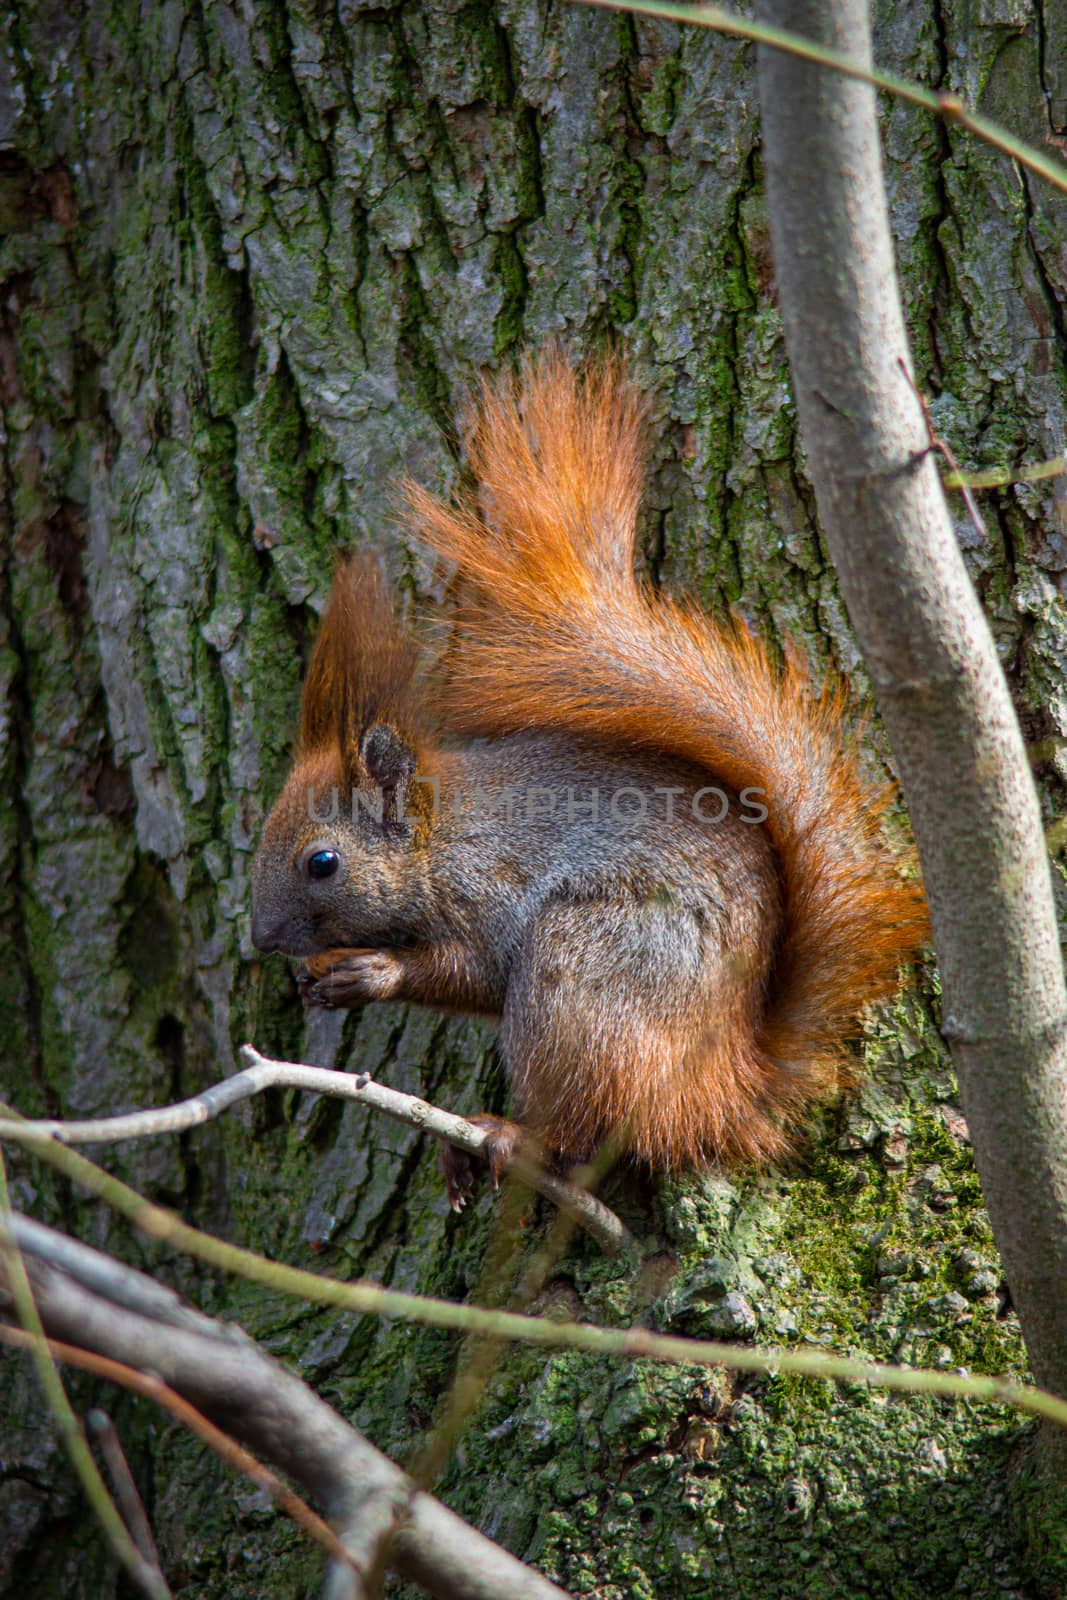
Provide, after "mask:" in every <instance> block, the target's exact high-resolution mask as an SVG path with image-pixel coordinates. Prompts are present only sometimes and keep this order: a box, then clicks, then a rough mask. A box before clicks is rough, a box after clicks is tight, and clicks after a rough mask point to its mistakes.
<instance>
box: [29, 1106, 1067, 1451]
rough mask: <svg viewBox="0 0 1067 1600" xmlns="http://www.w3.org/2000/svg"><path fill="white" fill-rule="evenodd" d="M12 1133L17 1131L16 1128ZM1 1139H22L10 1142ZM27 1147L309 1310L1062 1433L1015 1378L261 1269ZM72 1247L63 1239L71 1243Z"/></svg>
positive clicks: (1066, 1420)
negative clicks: (1027, 1420)
mask: <svg viewBox="0 0 1067 1600" xmlns="http://www.w3.org/2000/svg"><path fill="white" fill-rule="evenodd" d="M14 1127H15V1128H16V1130H18V1129H19V1127H20V1125H19V1124H18V1123H15V1124H14ZM5 1137H18V1135H17V1134H16V1135H6V1136H5ZM20 1142H22V1143H24V1144H25V1145H26V1147H27V1148H28V1149H31V1150H33V1151H34V1153H35V1154H36V1155H38V1156H40V1157H41V1158H42V1160H44V1161H47V1162H48V1164H49V1165H50V1166H53V1167H55V1168H57V1170H58V1171H60V1172H62V1173H64V1174H65V1176H66V1177H68V1178H70V1179H71V1180H72V1181H73V1182H75V1183H78V1184H81V1185H82V1186H83V1187H84V1188H85V1189H87V1190H88V1191H89V1193H90V1194H93V1195H96V1196H97V1197H98V1198H99V1199H101V1200H103V1201H104V1202H105V1204H107V1205H110V1206H113V1207H114V1209H115V1210H116V1211H118V1212H120V1213H121V1214H122V1215H123V1216H125V1217H127V1218H129V1220H130V1221H131V1222H132V1223H133V1224H134V1226H135V1227H137V1228H140V1229H141V1231H142V1232H143V1233H145V1234H147V1235H148V1236H149V1237H150V1238H153V1239H157V1240H162V1241H165V1242H167V1243H169V1244H170V1245H172V1246H173V1247H174V1248H175V1249H177V1250H183V1251H186V1252H187V1253H188V1254H189V1255H191V1256H195V1257H196V1258H197V1259H198V1260H200V1261H204V1262H207V1263H208V1265H210V1266H214V1267H218V1268H219V1269H220V1270H221V1271H223V1272H232V1273H234V1274H235V1275H236V1276H238V1277H242V1278H246V1279H247V1280H248V1281H249V1282H252V1283H263V1284H267V1285H268V1286H269V1287H270V1288H272V1289H274V1290H276V1291H277V1292H278V1293H279V1294H290V1295H293V1296H295V1297H296V1298H297V1299H299V1300H303V1301H306V1302H308V1303H310V1304H312V1305H326V1306H336V1307H337V1308H338V1309H342V1310H347V1311H359V1312H365V1313H367V1314H369V1315H372V1316H382V1317H397V1318H400V1319H402V1320H405V1321H408V1322H414V1323H421V1324H423V1325H425V1326H427V1327H434V1328H452V1329H455V1330H457V1331H459V1332H463V1333H465V1332H468V1331H470V1330H479V1331H481V1332H484V1333H488V1334H496V1335H498V1336H499V1337H500V1338H504V1339H515V1340H518V1341H520V1342H522V1343H525V1344H530V1345H535V1346H538V1347H539V1348H542V1349H562V1350H587V1351H590V1352H592V1353H595V1354H599V1355H605V1356H616V1357H622V1358H624V1359H626V1360H631V1361H632V1360H636V1359H637V1358H638V1357H640V1358H642V1359H644V1360H649V1361H669V1362H680V1363H682V1364H687V1363H688V1364H692V1365H695V1366H712V1367H728V1368H731V1369H733V1370H734V1371H737V1372H765V1373H770V1374H777V1373H780V1372H786V1373H791V1374H793V1375H794V1376H796V1377H803V1378H829V1379H831V1380H836V1381H841V1382H846V1383H871V1384H874V1385H875V1387H876V1388H882V1389H890V1390H893V1391H895V1392H897V1393H900V1394H935V1395H941V1396H943V1397H944V1398H946V1399H954V1400H981V1401H985V1402H988V1403H990V1404H996V1405H1008V1406H1012V1407H1014V1408H1015V1410H1017V1411H1023V1412H1026V1413H1027V1414H1028V1415H1031V1416H1036V1417H1044V1418H1047V1419H1048V1421H1050V1422H1054V1423H1056V1424H1057V1426H1059V1427H1061V1428H1067V1400H1061V1399H1059V1398H1058V1397H1057V1396H1056V1395H1054V1394H1049V1393H1048V1392H1047V1391H1046V1390H1044V1389H1038V1388H1035V1387H1034V1385H1032V1384H1029V1383H1025V1382H1023V1381H1022V1380H1021V1379H1018V1378H1009V1377H1007V1376H996V1377H987V1376H981V1375H977V1376H976V1375H974V1374H970V1373H956V1372H937V1371H933V1370H930V1369H927V1368H921V1367H895V1366H891V1365H889V1364H888V1363H885V1362H874V1361H856V1360H853V1359H852V1358H851V1357H848V1356H836V1355H831V1354H828V1353H827V1352H826V1351H823V1350H811V1349H800V1350H798V1349H784V1348H780V1347H778V1348H776V1347H770V1348H764V1349H754V1348H752V1347H751V1346H748V1345H734V1344H724V1343H719V1342H718V1341H715V1340H710V1339H685V1338H680V1337H676V1336H673V1335H667V1334H657V1333H651V1332H649V1331H648V1330H647V1329H645V1328H598V1327H595V1326H593V1325H592V1324H588V1323H578V1322H564V1321H559V1322H557V1321H554V1320H553V1321H549V1320H547V1319H542V1318H539V1317H525V1316H517V1315H516V1314H515V1313H514V1312H509V1311H484V1310H482V1309H481V1308H480V1307H477V1306H465V1305H457V1304H455V1303H454V1302H453V1301H451V1300H439V1299H434V1298H432V1297H431V1296H429V1295H418V1294H405V1293H402V1292H400V1291H398V1290H395V1289H383V1288H382V1287H381V1286H380V1285H379V1284H376V1283H369V1282H367V1281H366V1280H358V1279H357V1280H349V1281H347V1282H341V1281H340V1280H339V1279H337V1278H328V1277H325V1276H320V1275H319V1274H318V1273H314V1272H307V1271H305V1270H304V1269H303V1268H300V1267H289V1266H285V1265H284V1264H283V1263H281V1262H278V1261H266V1260H264V1258H263V1257H262V1256H259V1255H256V1253H255V1252H254V1251H252V1250H244V1249H242V1248H241V1247H240V1246H239V1245H232V1244H227V1243H225V1241H224V1240H222V1239H217V1238H215V1237H214V1235H213V1234H210V1233H203V1232H201V1230H200V1229H199V1228H193V1227H190V1225H189V1224H188V1223H187V1222H183V1221H182V1220H181V1218H180V1217H177V1216H175V1215H174V1213H173V1212H170V1211H164V1210H163V1209H162V1208H161V1207H160V1206H154V1205H152V1204H151V1202H150V1201H148V1200H146V1199H145V1198H144V1196H143V1195H139V1194H138V1193H137V1192H136V1190H134V1189H131V1188H130V1187H129V1186H128V1184H125V1183H122V1182H121V1181H120V1180H119V1179H118V1178H114V1177H112V1176H111V1174H110V1173H108V1172H104V1171H103V1170H102V1169H101V1168H100V1167H98V1166H96V1165H95V1163H93V1162H92V1161H88V1160H87V1159H86V1158H85V1156H83V1155H79V1154H78V1152H77V1151H76V1150H68V1149H67V1148H66V1147H65V1146H64V1145H61V1144H57V1143H56V1141H55V1140H54V1139H51V1138H48V1137H47V1136H42V1135H41V1134H40V1133H30V1134H28V1135H26V1136H25V1137H24V1138H22V1139H21V1141H20ZM67 1243H69V1241H67Z"/></svg>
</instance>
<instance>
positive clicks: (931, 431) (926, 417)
mask: <svg viewBox="0 0 1067 1600" xmlns="http://www.w3.org/2000/svg"><path fill="white" fill-rule="evenodd" d="M897 365H898V366H899V368H900V370H901V372H902V373H903V374H904V381H905V383H906V384H907V385H908V388H909V389H910V390H911V392H912V394H913V395H914V396H915V398H916V400H917V401H918V402H919V410H920V411H921V412H922V417H923V425H924V427H925V428H926V437H927V439H928V440H929V443H930V449H931V450H932V451H933V452H934V453H935V455H939V456H941V457H942V459H943V460H944V461H946V462H947V463H948V467H949V471H950V472H951V473H952V474H953V476H954V477H955V479H956V488H957V489H958V490H959V492H960V493H961V494H962V496H963V503H964V505H965V506H966V507H967V511H968V513H969V515H970V518H971V521H972V522H973V523H974V526H975V531H976V532H977V534H978V537H979V538H980V539H985V538H988V534H987V533H986V525H985V521H984V520H983V517H982V513H981V512H980V511H979V509H978V502H977V501H976V500H975V498H974V495H973V494H972V493H971V490H970V486H969V485H968V484H967V483H965V482H964V480H963V478H962V476H961V474H960V464H959V462H958V461H957V460H956V457H955V456H954V455H953V454H952V451H951V449H950V448H949V446H948V444H947V443H946V441H945V440H944V439H942V437H941V435H940V434H939V433H938V431H937V429H936V428H935V427H934V419H933V417H932V416H931V415H930V402H929V400H928V399H927V398H926V396H925V395H924V394H923V392H922V390H921V389H920V388H919V385H918V384H917V383H916V382H915V379H914V378H913V377H912V375H911V369H910V368H909V366H908V363H907V362H906V361H905V360H904V358H903V357H901V358H900V360H899V361H898V363H897Z"/></svg>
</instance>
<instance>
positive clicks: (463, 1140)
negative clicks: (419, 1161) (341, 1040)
mask: <svg viewBox="0 0 1067 1600" xmlns="http://www.w3.org/2000/svg"><path fill="white" fill-rule="evenodd" d="M241 1058H242V1060H243V1061H244V1062H245V1063H246V1065H245V1068H244V1071H243V1072H237V1073H235V1074H234V1076H233V1077H232V1078H227V1079H225V1080H224V1081H223V1082H222V1083H215V1084H212V1085H211V1087H210V1088H208V1089H204V1090H203V1091H202V1092H201V1093H200V1094H196V1095H193V1096H192V1097H191V1098H190V1099H188V1100H181V1101H179V1102H178V1103H177V1104H176V1105H172V1106H160V1107H159V1108H157V1109H155V1110H151V1111H133V1112H130V1113H128V1114H126V1115H124V1116H118V1117H96V1118H93V1119H90V1120H86V1121H82V1122H57V1121H54V1120H51V1119H45V1120H41V1121H35V1122H29V1121H26V1122H22V1121H13V1120H3V1121H0V1140H4V1139H21V1138H23V1137H24V1135H25V1132H26V1130H27V1129H31V1130H33V1131H34V1132H35V1133H38V1134H42V1135H46V1136H47V1137H48V1138H51V1139H55V1140H57V1141H59V1142H60V1143H62V1144H114V1143H116V1142H117V1141H118V1140H120V1139H148V1138H152V1137H154V1136H156V1135H159V1134H164V1133H184V1132H186V1131H187V1130H188V1129H189V1128H197V1127H200V1126H201V1124H203V1123H205V1122H210V1121H211V1120H212V1119H213V1118H215V1117H217V1116H220V1115H221V1114H222V1112H224V1111H228V1110H229V1108H230V1107H231V1106H233V1105H236V1104H237V1103H238V1102H239V1101H241V1100H248V1099H250V1098H251V1097H252V1096H253V1095H257V1094H262V1093H263V1092H264V1090H266V1089H304V1090H307V1091H309V1092H311V1093H314V1094H326V1095H333V1096H334V1097H336V1098H337V1099H341V1100H354V1101H357V1102H358V1103H359V1104H360V1105H365V1106H368V1107H370V1109H371V1110H374V1111H381V1112H384V1114H385V1115H386V1116H387V1117H392V1118H393V1119H394V1120H395V1121H397V1122H404V1123H406V1124H407V1125H408V1126H409V1127H411V1128H417V1129H418V1130H419V1132H421V1133H429V1134H432V1135H433V1136H434V1138H436V1139H441V1140H443V1141H444V1142H445V1143H447V1144H453V1145H456V1146H457V1147H458V1148H459V1149H461V1150H466V1151H467V1152H468V1153H469V1154H471V1155H479V1154H480V1153H481V1151H482V1150H483V1148H484V1146H485V1144H486V1140H487V1137H488V1136H487V1134H486V1133H485V1131H484V1129H482V1128H479V1127H477V1126H476V1125H475V1124H474V1123H473V1122H468V1121H467V1119H466V1118H465V1117H458V1116H456V1115H455V1114H454V1113H453V1112H451V1111H443V1110H441V1108H440V1107H438V1106H433V1105H431V1104H430V1103H429V1101H427V1100H420V1099H419V1098H418V1096H417V1095H413V1094H403V1093H402V1092H401V1091H400V1090H399V1089H390V1088H388V1087H387V1086H386V1085H385V1084H382V1083H375V1082H374V1081H373V1079H371V1078H369V1077H368V1076H367V1074H366V1073H359V1074H358V1075H357V1076H353V1075H352V1073H350V1072H331V1071H330V1070H328V1069H327V1068H325V1067H309V1066H305V1065H304V1064H303V1063H298V1062H293V1061H273V1060H271V1059H270V1058H269V1057H267V1056H263V1055H260V1053H259V1051H258V1050H256V1049H254V1048H253V1046H252V1045H250V1044H246V1045H242V1046H241ZM509 1171H513V1172H514V1173H515V1175H516V1177H518V1178H520V1179H521V1180H522V1182H523V1183H526V1184H528V1185H529V1187H530V1188H531V1189H536V1190H537V1192H538V1193H539V1194H542V1195H544V1197H545V1198H546V1200H551V1201H552V1202H553V1203H554V1204H555V1205H558V1206H559V1207H560V1209H561V1210H564V1211H566V1212H567V1213H568V1214H569V1215H571V1216H573V1217H574V1219H575V1221H576V1222H578V1223H579V1224H580V1226H581V1227H583V1228H585V1230H586V1231H587V1232H588V1233H590V1234H591V1235H592V1236H593V1238H594V1239H596V1241H597V1243H598V1244H599V1245H600V1247H601V1249H602V1250H604V1251H606V1252H607V1253H608V1254H609V1255H618V1253H619V1252H620V1251H621V1250H623V1249H625V1248H626V1247H627V1246H628V1245H629V1244H631V1243H632V1240H631V1237H630V1234H629V1233H628V1232H627V1230H626V1228H625V1227H624V1226H623V1224H622V1223H621V1222H620V1221H619V1219H618V1217H617V1216H616V1215H615V1213H614V1212H613V1211H611V1210H609V1208H608V1207H607V1206H606V1205H604V1204H603V1203H602V1202H601V1201H600V1200H597V1199H595V1198H594V1196H592V1195H591V1194H589V1192H588V1191H587V1190H586V1189H582V1188H580V1187H579V1186H578V1185H577V1184H573V1183H568V1182H567V1180H566V1179H565V1178H558V1177H556V1175H555V1174H554V1173H551V1172H546V1170H545V1169H544V1167H542V1166H541V1165H540V1164H539V1163H538V1162H536V1161H533V1160H531V1159H530V1158H529V1157H528V1156H526V1155H524V1154H523V1153H522V1152H519V1153H517V1154H516V1155H515V1156H514V1157H513V1159H512V1160H511V1162H510V1163H509Z"/></svg>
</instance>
